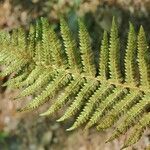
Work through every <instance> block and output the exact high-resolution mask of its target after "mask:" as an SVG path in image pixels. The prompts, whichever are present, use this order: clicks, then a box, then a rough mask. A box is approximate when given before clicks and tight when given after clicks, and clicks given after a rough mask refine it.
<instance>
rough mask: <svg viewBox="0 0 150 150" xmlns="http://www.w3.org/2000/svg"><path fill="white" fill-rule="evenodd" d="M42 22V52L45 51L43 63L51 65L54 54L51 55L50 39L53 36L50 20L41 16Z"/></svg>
mask: <svg viewBox="0 0 150 150" xmlns="http://www.w3.org/2000/svg"><path fill="white" fill-rule="evenodd" d="M41 23H42V47H41V48H42V50H41V51H42V53H43V63H45V64H46V65H51V63H52V55H51V49H50V44H51V43H50V42H49V39H50V38H51V37H50V36H51V35H50V32H49V28H50V25H49V23H48V20H47V19H45V18H41Z"/></svg>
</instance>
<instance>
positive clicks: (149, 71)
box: [137, 26, 150, 88]
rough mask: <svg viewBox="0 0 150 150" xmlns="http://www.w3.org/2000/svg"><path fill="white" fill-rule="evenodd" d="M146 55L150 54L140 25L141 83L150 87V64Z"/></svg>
mask: <svg viewBox="0 0 150 150" xmlns="http://www.w3.org/2000/svg"><path fill="white" fill-rule="evenodd" d="M146 55H148V56H150V53H149V51H148V45H147V41H146V36H145V32H144V29H143V27H142V26H141V27H140V31H139V35H138V59H137V60H138V66H139V72H140V85H141V86H142V87H144V88H150V65H149V61H148V59H147V57H146Z"/></svg>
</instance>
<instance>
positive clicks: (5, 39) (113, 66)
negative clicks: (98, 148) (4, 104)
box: [0, 18, 150, 148]
mask: <svg viewBox="0 0 150 150" xmlns="http://www.w3.org/2000/svg"><path fill="white" fill-rule="evenodd" d="M60 24H61V25H60V29H61V36H62V40H63V42H61V41H60V39H59V38H58V37H59V36H57V34H56V33H55V31H54V29H53V27H51V26H50V25H49V23H48V20H47V19H45V18H41V19H39V20H38V21H37V22H36V24H32V25H31V26H30V30H29V33H28V34H27V35H26V34H25V33H24V30H23V29H16V30H14V31H13V32H12V34H9V33H7V32H1V34H0V39H1V40H0V63H1V65H5V66H6V67H5V68H6V69H5V70H4V71H3V72H1V74H0V76H6V75H9V74H11V73H13V74H14V75H13V76H12V78H10V79H9V80H8V81H7V82H6V83H5V84H4V86H9V87H12V88H22V92H21V93H20V94H19V95H18V96H17V97H16V99H20V98H22V97H25V96H28V95H32V98H33V99H32V101H30V102H29V103H28V104H27V105H26V106H25V107H24V108H21V109H20V111H27V110H28V111H30V110H35V109H37V108H39V107H40V106H42V105H44V104H45V103H46V102H48V101H49V100H50V99H56V100H55V101H52V104H51V106H50V107H49V108H48V110H47V111H45V112H44V113H41V114H40V116H49V115H52V114H54V113H55V112H56V111H58V110H59V109H61V108H62V107H63V106H64V105H67V108H66V111H65V112H64V115H62V116H61V117H60V119H58V120H57V121H64V120H67V119H69V118H72V117H73V116H76V119H75V122H74V123H73V125H72V126H71V127H70V128H69V129H67V130H68V131H71V130H74V129H76V128H78V127H80V126H82V125H85V129H87V128H90V127H92V126H96V128H97V129H98V130H105V129H107V128H109V127H111V126H115V127H116V130H115V132H114V133H113V134H112V136H111V137H110V138H109V140H107V142H108V141H111V140H113V139H115V138H117V137H119V136H120V135H121V134H124V133H125V132H127V131H128V130H129V129H130V128H132V127H133V132H132V133H131V135H130V137H129V138H128V140H127V141H126V142H125V143H124V146H123V147H122V148H125V147H127V146H130V145H132V144H134V143H135V142H137V141H138V140H139V139H140V137H141V136H142V133H143V132H144V130H145V128H147V127H149V125H150V112H149V108H150V65H149V64H150V62H149V60H150V59H149V57H150V54H149V49H148V47H147V45H148V44H147V41H146V36H145V32H144V29H143V27H142V26H141V27H140V31H139V34H138V37H136V33H135V30H134V27H133V25H132V24H131V23H130V25H129V26H130V29H129V33H128V41H127V46H126V51H125V57H124V56H121V54H122V51H121V50H120V47H121V45H120V39H119V35H118V27H117V24H116V22H115V19H114V18H113V21H112V28H111V33H110V39H109V35H108V33H107V32H106V31H104V34H103V40H102V44H101V47H100V53H99V65H95V62H96V61H95V59H94V55H93V50H92V46H91V41H90V36H89V34H88V31H87V29H86V27H85V25H84V23H83V22H82V21H81V20H80V21H79V23H78V24H79V35H78V36H79V43H77V42H76V39H75V38H74V37H73V34H72V32H71V30H70V28H69V25H68V24H67V22H66V21H65V20H64V19H63V18H61V23H60ZM25 35H26V36H25ZM62 43H63V44H62ZM123 57H124V58H123ZM122 58H123V59H124V61H121V59H122ZM121 62H123V63H124V64H123V65H121V64H120V63H121ZM96 66H98V67H97V68H96ZM121 66H124V68H121ZM118 120H119V122H120V121H121V124H120V123H119V124H118V123H116V122H117V121H118Z"/></svg>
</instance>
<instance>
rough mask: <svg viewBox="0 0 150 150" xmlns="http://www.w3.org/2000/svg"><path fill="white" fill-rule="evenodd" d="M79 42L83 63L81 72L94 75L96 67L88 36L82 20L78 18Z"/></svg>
mask: <svg viewBox="0 0 150 150" xmlns="http://www.w3.org/2000/svg"><path fill="white" fill-rule="evenodd" d="M79 42H80V43H79V44H80V53H81V59H82V65H83V72H84V74H86V75H89V76H93V77H95V75H96V68H95V64H94V56H93V52H92V48H91V42H90V37H89V34H88V32H87V29H86V27H85V25H84V23H83V22H82V21H80V20H79Z"/></svg>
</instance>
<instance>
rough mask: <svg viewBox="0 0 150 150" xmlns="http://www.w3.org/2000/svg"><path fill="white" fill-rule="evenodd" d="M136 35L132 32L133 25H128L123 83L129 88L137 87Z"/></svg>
mask: <svg viewBox="0 0 150 150" xmlns="http://www.w3.org/2000/svg"><path fill="white" fill-rule="evenodd" d="M136 42H137V40H136V33H135V30H134V27H133V25H132V24H131V23H130V24H129V33H128V42H127V48H126V56H125V83H126V84H131V86H136V85H137V79H136V76H135V75H136V71H135V69H136V67H135V65H136V62H135V56H136V48H137V44H136Z"/></svg>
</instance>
